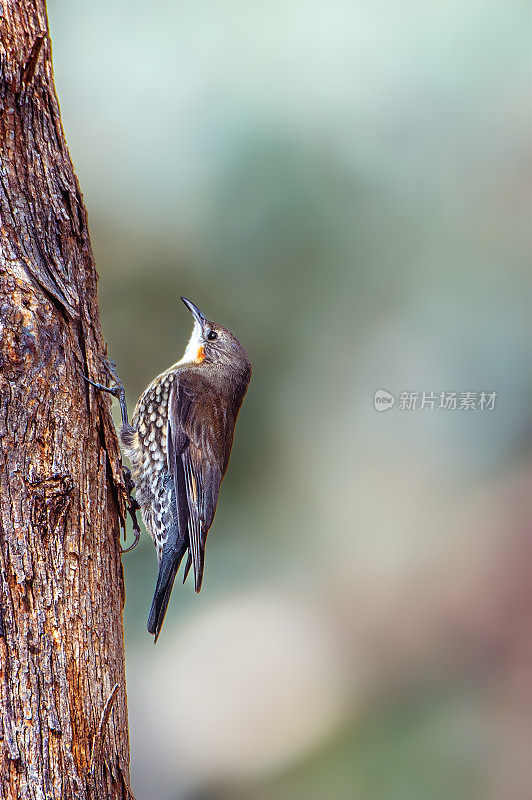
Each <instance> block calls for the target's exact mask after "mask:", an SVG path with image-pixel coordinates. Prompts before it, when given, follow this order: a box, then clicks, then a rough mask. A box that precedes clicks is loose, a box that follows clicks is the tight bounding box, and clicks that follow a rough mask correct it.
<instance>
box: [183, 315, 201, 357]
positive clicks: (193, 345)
mask: <svg viewBox="0 0 532 800" xmlns="http://www.w3.org/2000/svg"><path fill="white" fill-rule="evenodd" d="M201 346H202V338H201V327H200V325H199V324H198V323H197V322H196V321H194V328H193V330H192V335H191V337H190V339H189V340H188V344H187V346H186V349H185V352H184V353H183V358H182V359H181V360H180V361H178V362H177V363H178V364H191V363H197V357H198V350H199V349H200V347H201Z"/></svg>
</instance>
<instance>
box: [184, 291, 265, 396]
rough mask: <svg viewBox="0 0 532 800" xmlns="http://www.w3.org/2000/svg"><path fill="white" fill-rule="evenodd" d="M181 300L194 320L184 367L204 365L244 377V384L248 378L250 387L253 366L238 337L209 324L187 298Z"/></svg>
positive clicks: (215, 324)
mask: <svg viewBox="0 0 532 800" xmlns="http://www.w3.org/2000/svg"><path fill="white" fill-rule="evenodd" d="M181 300H182V301H183V303H184V304H185V305H186V307H187V308H188V310H189V311H190V313H191V314H192V316H193V317H194V328H193V330H192V335H191V337H190V339H189V342H188V344H187V347H186V350H185V353H184V355H183V358H182V359H181V363H182V364H188V363H193V364H198V365H199V364H202V365H205V366H210V367H214V368H218V370H219V371H221V372H225V371H229V372H231V373H232V374H233V375H235V376H236V375H238V376H241V377H242V379H243V380H244V379H246V376H247V380H246V385H247V381H249V377H250V375H251V366H250V363H249V359H248V357H247V354H246V351H245V350H244V348H243V347H242V345H241V344H240V342H239V341H238V339H237V338H236V336H234V335H233V334H232V333H231V331H228V330H227V328H224V326H223V325H219V324H218V323H217V322H212V321H211V320H208V319H207V318H206V317H205V315H204V314H203V313H202V312H201V311H200V310H199V308H198V307H197V306H196V305H195V304H194V303H192V302H191V301H190V300H187V298H186V297H182V298H181Z"/></svg>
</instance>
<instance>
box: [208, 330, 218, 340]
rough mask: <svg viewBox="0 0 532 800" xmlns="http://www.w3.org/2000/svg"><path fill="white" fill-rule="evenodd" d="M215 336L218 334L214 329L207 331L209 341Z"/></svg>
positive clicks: (215, 337)
mask: <svg viewBox="0 0 532 800" xmlns="http://www.w3.org/2000/svg"><path fill="white" fill-rule="evenodd" d="M217 338H218V334H217V333H216V331H209V333H208V334H207V339H209V341H211V342H214V340H215V339H217Z"/></svg>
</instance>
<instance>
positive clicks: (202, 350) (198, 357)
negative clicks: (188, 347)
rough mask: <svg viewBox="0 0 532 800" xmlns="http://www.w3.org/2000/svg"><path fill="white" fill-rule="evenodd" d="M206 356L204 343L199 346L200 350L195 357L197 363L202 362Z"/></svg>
mask: <svg viewBox="0 0 532 800" xmlns="http://www.w3.org/2000/svg"><path fill="white" fill-rule="evenodd" d="M204 358H205V348H204V347H203V345H202V346H201V347H198V352H197V353H196V358H195V361H196V364H201V362H202V361H203V360H204Z"/></svg>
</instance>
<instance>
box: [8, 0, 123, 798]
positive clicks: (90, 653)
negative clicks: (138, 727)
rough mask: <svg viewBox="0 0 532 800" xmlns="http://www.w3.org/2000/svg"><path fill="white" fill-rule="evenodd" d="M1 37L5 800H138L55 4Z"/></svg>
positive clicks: (113, 474)
mask: <svg viewBox="0 0 532 800" xmlns="http://www.w3.org/2000/svg"><path fill="white" fill-rule="evenodd" d="M0 35H1V41H0V104H1V113H0V158H1V163H0V304H1V308H0V336H1V340H0V437H1V452H0V612H1V619H2V625H1V626H0V702H1V712H2V725H1V727H0V760H1V761H0V800H15V798H21V800H26V798H35V799H38V800H55V799H56V798H79V799H80V800H85V798H98V800H103V799H104V798H128V797H130V796H131V794H130V791H129V743H128V729H127V708H126V693H125V671H124V646H123V626H122V609H123V604H124V587H123V575H122V565H121V561H120V550H119V533H120V530H119V525H120V521H121V519H123V513H124V493H123V483H122V477H121V467H120V456H119V449H118V443H117V440H116V434H115V432H114V428H113V425H112V422H111V419H110V415H109V400H108V399H107V398H106V397H100V396H98V395H97V394H96V393H95V392H94V390H93V389H92V388H91V387H89V386H88V385H87V384H86V383H85V382H84V381H83V379H82V378H81V377H80V375H79V372H78V370H81V371H82V372H84V373H86V374H87V375H89V376H91V377H92V378H93V379H101V378H102V376H103V373H102V369H103V367H102V364H103V363H104V362H103V361H102V356H103V355H104V346H103V341H102V335H101V330H100V322H99V313H98V303H97V292H96V281H97V275H96V271H95V267H94V260H93V255H92V251H91V246H90V241H89V234H88V230H87V215H86V211H85V208H84V205H83V200H82V196H81V193H80V190H79V186H78V183H77V180H76V177H75V175H74V171H73V168H72V163H71V161H70V156H69V153H68V150H67V147H66V143H65V138H64V134H63V130H62V126H61V120H60V115H59V106H58V103H57V98H56V94H55V89H54V83H53V73H52V63H51V44H50V39H49V34H48V24H47V17H46V7H45V2H44V0H33V2H32V1H31V0H3V5H2V14H1V16H0ZM116 685H117V686H118V688H116V689H115V686H116ZM91 757H92V760H91Z"/></svg>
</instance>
